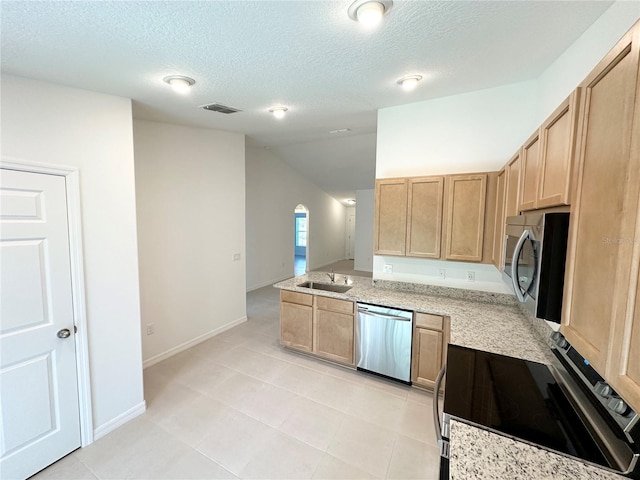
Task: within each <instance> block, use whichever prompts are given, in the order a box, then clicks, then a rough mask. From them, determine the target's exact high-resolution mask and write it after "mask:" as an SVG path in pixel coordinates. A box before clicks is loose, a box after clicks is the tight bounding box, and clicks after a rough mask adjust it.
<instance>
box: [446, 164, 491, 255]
mask: <svg viewBox="0 0 640 480" xmlns="http://www.w3.org/2000/svg"><path fill="white" fill-rule="evenodd" d="M447 183H448V185H447V191H448V195H447V237H446V250H445V258H446V259H447V260H461V261H466V262H480V261H482V246H483V243H484V220H485V219H484V211H485V202H486V191H487V175H486V174H480V175H452V176H450V177H448V178H447Z"/></svg>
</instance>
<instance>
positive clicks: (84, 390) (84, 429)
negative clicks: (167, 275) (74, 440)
mask: <svg viewBox="0 0 640 480" xmlns="http://www.w3.org/2000/svg"><path fill="white" fill-rule="evenodd" d="M0 168H5V169H9V170H18V171H21V172H27V173H42V174H46V175H57V176H62V177H64V178H65V186H66V189H65V190H66V199H67V223H68V225H67V227H68V231H69V257H70V259H71V292H72V297H73V298H72V303H73V316H74V319H73V323H74V326H75V327H77V329H78V331H77V333H76V334H75V335H74V336H73V338H74V341H75V346H76V377H77V379H78V406H79V408H80V442H81V446H82V447H86V446H87V445H89V444H91V443H93V439H94V435H93V409H92V406H91V381H90V380H91V371H90V369H89V349H88V346H89V340H88V335H87V315H86V311H87V310H86V296H85V288H84V286H85V283H84V256H83V251H82V223H81V209H80V206H81V201H80V170H79V169H78V168H76V167H69V166H63V165H49V164H44V163H36V162H31V161H27V160H23V159H19V158H13V157H8V156H4V155H3V156H2V157H1V158H0Z"/></svg>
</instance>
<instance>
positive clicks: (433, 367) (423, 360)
mask: <svg viewBox="0 0 640 480" xmlns="http://www.w3.org/2000/svg"><path fill="white" fill-rule="evenodd" d="M413 334H414V336H413V351H414V357H413V361H414V363H413V367H412V371H411V381H412V382H415V383H417V384H418V385H422V386H425V387H431V388H433V387H434V386H435V385H434V384H435V380H436V377H437V376H438V372H439V371H440V369H441V368H442V349H443V345H442V341H443V333H442V331H439V330H429V329H426V328H416V329H415V330H414V332H413Z"/></svg>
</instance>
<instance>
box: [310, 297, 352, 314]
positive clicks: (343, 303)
mask: <svg viewBox="0 0 640 480" xmlns="http://www.w3.org/2000/svg"><path fill="white" fill-rule="evenodd" d="M353 305H354V303H353V302H350V301H348V300H338V299H337V298H330V297H321V296H316V307H318V308H319V309H321V310H330V311H332V312H338V313H347V314H350V315H353Z"/></svg>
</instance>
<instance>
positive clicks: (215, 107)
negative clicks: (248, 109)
mask: <svg viewBox="0 0 640 480" xmlns="http://www.w3.org/2000/svg"><path fill="white" fill-rule="evenodd" d="M202 108H204V109H205V110H210V111H212V112H219V113H224V114H225V115H229V114H230V113H236V112H241V111H242V110H238V109H237V108H233V107H227V106H226V105H222V104H221V103H210V104H209V105H203V106H202Z"/></svg>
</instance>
